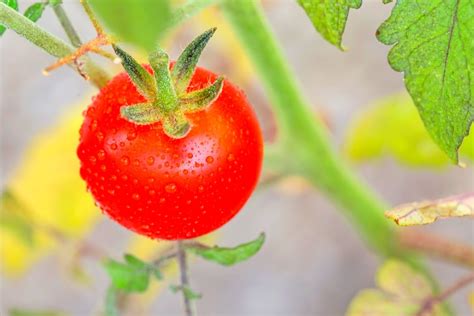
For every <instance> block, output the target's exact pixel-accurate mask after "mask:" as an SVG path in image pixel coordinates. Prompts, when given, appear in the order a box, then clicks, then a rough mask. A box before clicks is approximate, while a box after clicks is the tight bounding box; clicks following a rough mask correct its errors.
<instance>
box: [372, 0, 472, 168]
mask: <svg viewBox="0 0 474 316" xmlns="http://www.w3.org/2000/svg"><path fill="white" fill-rule="evenodd" d="M473 17H474V2H473V1H472V0H450V1H445V0H421V1H397V2H396V4H395V6H394V7H393V10H392V13H391V16H390V17H389V18H388V19H387V20H386V21H385V22H384V23H383V24H382V25H381V26H380V28H379V29H378V31H377V37H378V39H379V40H380V41H381V42H382V43H384V44H386V45H394V46H393V48H392V49H391V50H390V53H389V55H388V61H389V63H390V65H391V66H392V68H393V69H394V70H395V71H400V72H404V74H405V84H406V87H407V89H408V91H409V93H410V95H411V96H412V98H413V100H414V101H415V105H416V106H417V108H418V111H419V113H420V116H421V118H422V120H423V122H424V124H425V126H426V129H427V130H428V132H429V133H430V135H431V137H433V139H434V141H435V142H436V143H437V144H438V146H439V147H440V148H441V149H442V150H443V151H444V152H445V153H446V154H447V155H448V157H449V158H450V159H451V160H452V161H453V162H456V163H457V162H458V148H459V146H460V145H461V143H462V141H463V139H464V137H465V136H466V135H468V133H469V129H470V126H471V124H472V122H473V120H474V41H473V39H472V38H473V37H472V30H473V29H474V18H473Z"/></svg>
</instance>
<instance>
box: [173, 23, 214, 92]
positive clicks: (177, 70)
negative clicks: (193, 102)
mask: <svg viewBox="0 0 474 316" xmlns="http://www.w3.org/2000/svg"><path fill="white" fill-rule="evenodd" d="M215 31H216V28H215V27H214V28H212V29H209V30H207V31H206V32H204V33H203V34H201V35H199V36H198V37H196V38H195V39H194V40H193V41H192V42H191V43H190V44H189V45H188V46H187V47H186V48H185V49H184V51H183V52H182V53H181V55H180V56H179V57H178V60H177V61H176V64H175V65H174V67H173V70H172V71H171V78H172V80H173V83H174V88H175V90H176V94H177V95H181V94H184V93H186V89H187V88H188V86H189V83H190V82H191V78H192V77H193V74H194V69H196V65H197V62H198V60H199V57H200V56H201V52H202V51H203V49H204V47H206V44H207V42H209V39H210V38H211V37H212V35H214V32H215Z"/></svg>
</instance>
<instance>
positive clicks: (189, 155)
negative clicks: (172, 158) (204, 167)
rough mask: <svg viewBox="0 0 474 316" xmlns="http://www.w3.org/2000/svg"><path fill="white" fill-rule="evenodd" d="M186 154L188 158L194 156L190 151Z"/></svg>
mask: <svg viewBox="0 0 474 316" xmlns="http://www.w3.org/2000/svg"><path fill="white" fill-rule="evenodd" d="M186 156H187V157H188V158H189V159H191V158H193V157H194V156H193V154H192V153H188V154H187V155H186Z"/></svg>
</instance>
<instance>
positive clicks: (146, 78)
mask: <svg viewBox="0 0 474 316" xmlns="http://www.w3.org/2000/svg"><path fill="white" fill-rule="evenodd" d="M112 47H113V48H114V51H115V53H116V54H117V56H118V57H120V59H121V60H122V65H123V68H125V71H126V72H127V73H128V75H129V76H130V79H131V80H132V81H133V83H134V84H135V86H136V87H137V90H138V92H140V94H141V95H143V96H144V97H145V98H146V99H147V101H149V102H155V101H156V97H157V86H156V82H155V79H154V78H153V76H152V75H151V74H150V73H149V72H148V71H147V70H146V69H145V68H143V66H142V65H140V64H139V63H138V62H137V61H136V60H135V59H134V58H133V57H132V56H130V55H129V54H127V53H126V52H125V51H123V50H122V49H121V48H120V47H118V46H117V45H114V44H112Z"/></svg>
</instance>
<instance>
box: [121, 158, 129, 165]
mask: <svg viewBox="0 0 474 316" xmlns="http://www.w3.org/2000/svg"><path fill="white" fill-rule="evenodd" d="M120 161H121V162H122V163H123V164H124V165H125V166H128V165H129V164H130V158H128V157H127V156H123V157H122V158H121V159H120Z"/></svg>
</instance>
